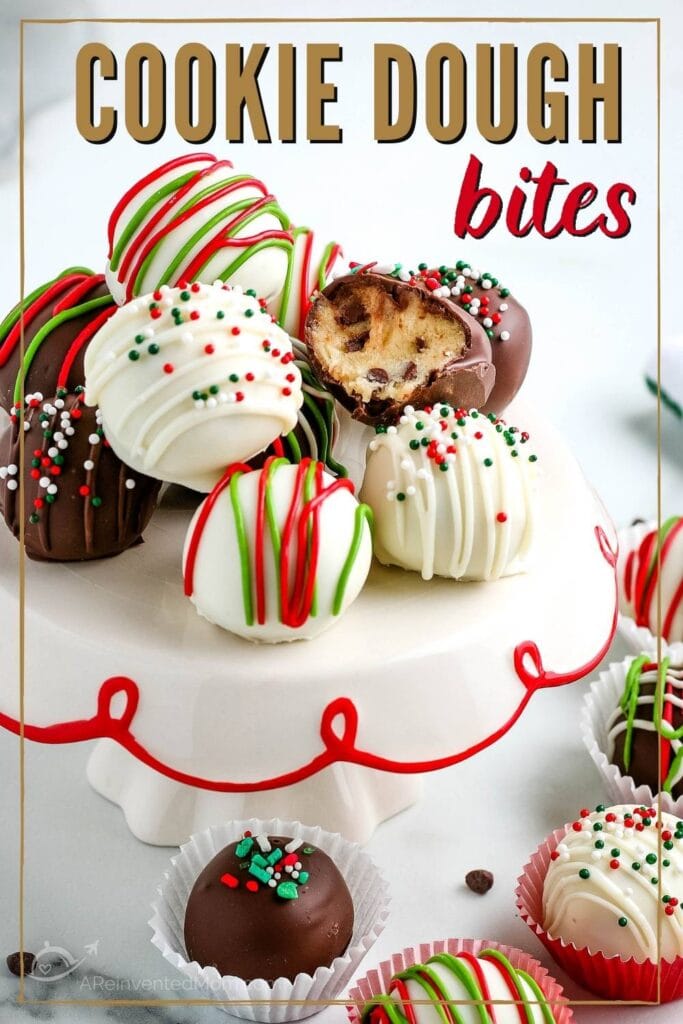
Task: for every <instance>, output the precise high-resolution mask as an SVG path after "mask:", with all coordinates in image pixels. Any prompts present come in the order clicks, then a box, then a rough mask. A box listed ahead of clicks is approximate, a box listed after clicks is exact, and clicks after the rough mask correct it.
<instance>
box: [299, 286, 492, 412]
mask: <svg viewBox="0 0 683 1024" xmlns="http://www.w3.org/2000/svg"><path fill="white" fill-rule="evenodd" d="M305 340H306V343H307V344H308V347H309V350H310V359H311V365H312V366H313V369H314V370H315V372H316V374H317V375H318V377H319V378H320V380H322V382H323V383H324V384H325V385H326V386H327V387H328V388H329V389H330V391H332V393H333V394H334V395H335V396H336V397H337V398H338V400H339V401H340V402H341V404H342V405H344V406H345V407H346V408H347V409H348V410H349V411H350V412H351V414H352V416H353V417H354V418H356V419H359V420H361V421H362V422H364V423H370V424H375V425H376V424H391V423H395V422H396V421H397V420H398V417H399V416H400V414H401V412H402V411H403V409H404V408H405V406H406V405H413V406H415V407H417V408H421V407H424V406H425V405H430V404H433V403H435V402H450V403H451V404H453V405H455V406H465V407H467V408H481V407H482V406H483V405H484V404H485V403H486V401H487V399H488V397H489V394H490V392H491V389H492V388H493V385H494V381H495V376H496V371H495V369H494V367H493V361H492V354H491V343H490V341H489V339H488V338H487V336H486V333H485V331H484V329H483V328H482V327H481V326H480V325H479V324H478V323H477V322H476V321H475V320H474V319H473V318H472V317H470V316H468V315H467V314H466V313H463V312H462V311H461V310H460V308H459V307H458V306H457V305H456V303H455V302H453V301H451V299H450V298H446V297H445V296H442V295H436V294H434V293H433V292H432V291H431V290H430V288H429V287H428V286H427V285H426V284H425V282H424V281H423V280H421V279H419V278H412V279H411V280H410V281H401V280H399V279H398V278H395V277H392V276H391V275H388V274H380V273H376V272H374V271H373V270H372V269H365V268H360V269H359V270H357V271H356V272H355V273H351V274H347V275H345V276H344V277H339V278H337V279H336V280H335V281H333V282H332V284H330V285H328V286H327V288H325V289H324V291H323V292H322V293H321V294H320V296H319V297H318V298H317V299H316V301H315V302H314V303H313V305H312V306H311V309H310V310H309V313H308V317H307V320H306V332H305Z"/></svg>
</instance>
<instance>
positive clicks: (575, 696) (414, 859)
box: [0, 644, 673, 1024]
mask: <svg viewBox="0 0 683 1024" xmlns="http://www.w3.org/2000/svg"><path fill="white" fill-rule="evenodd" d="M622 656H623V652H622V650H621V648H620V647H619V646H618V644H617V645H615V649H614V657H615V658H621V657H622ZM585 688H586V684H585V683H579V684H576V685H574V686H570V687H567V688H566V689H564V690H562V691H558V692H555V693H548V692H545V693H540V694H537V695H536V696H535V697H534V698H533V700H532V702H531V705H530V707H529V709H528V710H527V712H526V713H525V715H524V717H523V718H522V719H521V721H520V722H519V723H518V724H517V726H515V728H513V729H512V731H511V732H510V733H509V734H508V735H507V736H506V737H504V738H503V739H502V740H501V741H500V742H499V743H498V744H496V745H495V746H494V747H492V748H490V749H489V750H487V751H484V752H483V753H482V754H480V755H479V756H478V757H477V758H475V759H473V760H471V761H469V762H465V763H464V764H462V765H458V766H456V767H454V768H451V769H449V770H447V771H444V772H442V773H439V774H435V775H431V776H428V777H426V778H425V783H424V797H423V799H422V800H421V801H420V803H419V804H418V805H417V806H416V807H414V808H412V809H411V810H408V811H406V812H404V813H402V814H400V815H398V816H397V817H395V818H393V819H392V820H391V821H389V822H387V823H386V824H384V825H383V826H381V827H380V829H379V830H378V831H377V833H376V834H375V836H374V837H373V839H372V840H371V841H370V843H369V844H368V847H367V848H368V850H369V852H370V853H371V855H372V856H373V858H374V859H375V860H376V862H377V863H378V864H379V865H380V866H381V867H382V870H383V872H384V873H385V875H386V877H387V878H388V880H389V882H390V885H391V890H392V915H391V918H390V921H389V924H388V926H387V928H386V931H385V932H384V934H383V935H382V936H381V937H380V939H379V941H378V943H377V945H376V946H375V947H374V948H373V950H372V951H371V953H370V954H369V955H368V958H367V960H366V963H367V966H372V965H373V964H374V963H375V962H377V961H379V960H380V959H383V958H384V957H385V956H387V955H389V954H391V953H392V952H394V951H395V950H398V949H402V948H403V947H404V946H407V945H414V944H415V943H416V942H419V941H427V940H429V939H432V938H436V937H442V936H446V935H453V936H467V937H481V938H491V939H497V940H498V941H501V942H505V943H508V944H510V945H517V946H520V947H523V948H525V949H526V950H527V951H528V952H530V953H532V955H537V956H539V958H540V959H542V960H544V962H546V963H547V965H548V966H549V967H550V968H551V969H552V964H551V961H549V960H548V958H547V957H546V954H545V951H544V950H543V947H542V946H541V945H540V944H539V943H538V941H537V940H536V939H535V937H534V936H533V935H532V934H531V932H530V931H529V929H528V928H527V927H526V925H525V924H524V923H523V922H522V921H520V920H519V918H518V916H517V914H516V911H515V906H514V897H513V892H514V888H515V879H516V877H517V874H518V873H519V871H520V870H521V868H522V866H523V865H524V863H525V861H526V859H527V856H528V855H529V854H530V853H531V852H533V849H534V848H535V846H536V843H537V841H539V840H540V839H541V838H542V837H543V836H544V835H546V834H547V833H548V832H549V831H550V830H551V829H552V828H553V826H555V825H556V824H557V823H559V822H562V821H564V820H568V819H570V818H573V817H574V816H575V814H576V811H577V810H578V808H579V806H580V805H583V804H584V803H586V804H588V805H593V804H596V803H598V802H599V801H600V800H601V799H602V797H603V793H602V790H601V784H600V779H599V775H598V773H597V771H596V769H595V768H594V766H593V764H592V762H591V760H590V758H589V757H588V755H587V753H586V751H585V750H584V748H583V746H582V743H581V739H580V737H579V730H578V716H579V710H580V704H581V699H582V695H583V693H584V690H585ZM87 753H88V751H87V749H86V748H85V747H69V748H54V747H52V748H51V747H42V746H38V745H27V748H26V822H27V835H26V840H27V842H26V846H27V856H26V892H27V899H26V911H25V914H26V916H25V927H26V945H27V948H29V949H30V950H32V951H34V952H37V951H39V950H40V949H41V947H42V946H43V944H44V943H45V942H49V944H50V945H51V946H62V947H64V948H66V949H67V950H69V952H70V953H71V954H72V955H73V956H74V957H75V958H77V959H78V958H80V957H81V956H84V955H85V956H86V960H85V962H84V963H83V964H82V965H81V967H80V968H78V969H77V971H75V972H74V974H73V975H72V976H70V977H69V978H68V979H66V980H65V981H63V982H58V983H57V982H51V983H49V984H47V983H41V982H34V981H29V982H27V998H33V999H35V998H38V999H50V1000H54V999H74V1000H83V999H93V998H97V997H98V996H101V995H105V996H106V997H107V998H109V999H112V998H116V999H121V998H123V999H131V998H137V997H141V996H142V997H143V998H148V999H149V998H150V997H151V998H162V999H169V998H170V999H174V998H179V999H187V998H192V995H193V994H192V992H188V991H186V990H182V989H180V991H176V992H174V991H173V984H174V982H175V983H176V984H178V978H179V976H177V975H176V974H175V973H174V972H172V970H171V969H169V968H168V965H167V964H166V962H165V961H164V960H163V959H162V957H161V956H160V954H159V953H158V951H157V950H156V949H155V948H154V947H153V946H152V945H151V943H150V941H149V937H150V934H151V933H150V930H149V928H148V926H147V920H148V918H149V916H150V910H149V904H150V900H151V899H152V897H153V895H154V892H155V886H156V884H157V881H158V880H159V878H160V877H161V874H162V872H163V871H164V868H165V865H166V863H167V861H168V858H169V856H170V855H171V853H172V851H171V850H168V849H164V848H158V847H151V846H145V845H143V844H141V843H139V842H138V841H137V840H135V839H133V837H132V836H131V835H130V833H129V832H128V830H127V828H126V826H125V824H124V821H123V818H122V815H121V813H120V812H119V810H118V809H117V808H115V807H114V806H113V805H111V804H108V803H107V802H106V801H105V800H103V799H102V798H101V797H99V796H97V795H96V794H95V793H93V791H92V790H91V789H90V788H89V787H88V785H87V783H86V781H85V777H84V767H85V761H86V758H87ZM17 755H18V741H17V740H16V739H15V738H13V737H10V736H8V735H7V734H3V735H2V736H0V778H3V779H5V780H9V779H12V778H14V777H15V776H16V762H17ZM512 768H514V770H511V769H512ZM16 813H17V800H16V792H15V790H14V788H13V786H11V785H5V786H3V787H2V790H1V791H0V820H3V821H10V822H11V821H14V820H16ZM16 844H17V835H16V832H14V831H13V830H12V829H4V830H3V832H2V835H1V837H0V852H1V854H2V862H1V863H0V876H1V877H2V891H3V895H4V899H3V912H2V915H1V917H0V952H2V953H3V955H4V954H5V952H8V951H10V950H13V949H14V948H15V947H16V945H17V942H16V926H15V915H16V909H17V904H16V896H15V893H16V886H15V882H16V878H17V864H16ZM477 867H486V868H488V869H490V870H492V871H493V872H494V875H495V885H494V888H493V889H492V890H491V891H490V893H488V894H487V895H486V896H483V897H480V896H476V895H474V894H473V893H471V892H470V891H469V890H468V889H467V888H465V886H464V883H463V879H464V876H465V873H466V872H467V871H468V870H470V869H471V868H477ZM95 942H99V946H98V951H97V954H96V955H92V954H91V955H87V954H86V953H85V946H86V945H91V944H93V943H95ZM554 973H556V974H557V976H558V977H559V978H560V980H562V975H561V972H559V970H555V971H554ZM101 979H104V980H101ZM106 979H111V981H110V982H109V984H110V985H111V986H112V988H111V990H110V991H109V992H104V991H103V989H102V988H101V986H102V985H104V984H107V981H106ZM144 986H147V995H146V996H144V995H143V993H144V992H145V988H144ZM16 989H17V982H16V981H15V980H14V979H11V978H9V977H7V976H5V975H4V972H3V971H2V969H1V968H0V997H1V998H0V1022H2V1024H4V1022H5V1021H14V1020H15V1019H16V1020H19V1019H20V1014H21V1015H22V1017H23V1016H26V1017H28V1016H29V1015H34V1016H36V1017H37V1018H38V1019H41V1020H57V1021H69V1022H71V1021H74V1022H75V1021H81V1020H84V1021H85V1020H87V1021H88V1022H91V1021H92V1022H93V1024H99V1022H100V1021H103V1022H104V1021H111V1020H115V1021H125V1022H126V1024H128V1022H131V1024H137V1022H143V1021H147V1020H150V1021H157V1020H158V1021H163V1022H164V1024H171V1022H178V1024H180V1022H182V1024H185V1022H186V1021H187V1022H196V1024H204V1022H206V1024H209V1022H211V1021H216V1022H218V1021H220V1020H222V1019H224V1018H223V1016H222V1014H221V1011H219V1010H217V1009H215V1008H213V1007H185V1008H182V1007H180V1008H178V1007H164V1008H161V1007H157V1008H144V1009H143V1008H135V1007H133V1008H124V1007H119V1008H112V1009H107V1010H105V1009H104V1008H102V1009H101V1010H99V1011H96V1010H95V1009H92V1008H84V1007H80V1008H79V1007H73V1006H70V1007H58V1006H51V1007H50V1006H41V1007H30V1006H26V1007H25V1008H24V1009H23V1010H21V1011H20V1010H19V1009H17V1008H16V1007H15V1006H14V1005H13V998H14V994H15V992H16ZM567 989H568V991H569V992H570V993H571V994H572V996H573V997H574V998H584V999H585V998H588V999H590V998H591V997H590V996H589V995H587V994H586V993H583V992H581V991H579V990H578V989H577V988H576V987H575V986H572V985H571V983H568V985H567ZM3 999H4V1002H3V1001H2V1000H3ZM668 1012H670V1011H667V1010H666V1009H665V1008H662V1009H658V1010H654V1009H647V1010H646V1009H641V1008H633V1009H629V1010H625V1009H624V1010H619V1011H614V1010H607V1009H604V1008H601V1009H592V1008H588V1007H584V1008H581V1009H577V1011H576V1019H577V1022H578V1024H603V1022H608V1021H609V1020H613V1021H614V1024H650V1021H652V1022H656V1021H661V1022H662V1024H663V1022H664V1021H667V1024H668V1022H669V1021H672V1020H673V1017H669V1016H667V1013H668ZM617 1014H618V1016H617ZM344 1019H345V1014H344V1011H343V1009H342V1008H341V1007H331V1008H329V1009H327V1010H325V1011H324V1013H323V1014H322V1015H321V1016H320V1017H317V1018H316V1024H317V1022H318V1021H319V1022H320V1024H341V1022H342V1021H343V1020H344Z"/></svg>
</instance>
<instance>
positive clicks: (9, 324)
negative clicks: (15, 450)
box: [0, 267, 116, 412]
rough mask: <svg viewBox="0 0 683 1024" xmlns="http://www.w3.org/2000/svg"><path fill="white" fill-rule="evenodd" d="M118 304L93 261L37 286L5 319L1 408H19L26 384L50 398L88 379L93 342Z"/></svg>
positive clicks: (0, 348) (0, 329) (0, 345)
mask: <svg viewBox="0 0 683 1024" xmlns="http://www.w3.org/2000/svg"><path fill="white" fill-rule="evenodd" d="M115 310H116V305H115V303H114V300H113V298H112V296H111V294H110V293H109V289H108V288H107V285H106V283H105V280H104V276H103V275H102V274H93V272H92V271H91V270H88V269H87V267H69V268H68V269H67V270H63V271H62V272H61V273H60V274H58V275H57V276H56V277H54V278H52V279H51V280H49V281H46V282H45V283H44V284H42V285H40V287H38V288H36V289H35V290H34V291H32V292H31V293H30V294H29V295H28V296H27V297H26V298H25V299H24V301H23V303H19V304H17V305H16V306H15V307H14V309H12V310H10V312H9V313H8V314H7V316H6V317H5V319H4V320H3V321H2V323H0V408H3V409H5V411H6V412H10V411H11V410H12V409H16V410H19V409H20V408H21V405H20V403H21V393H22V386H23V391H24V394H40V395H41V396H43V395H44V396H45V398H48V397H49V396H50V395H55V394H56V393H57V391H58V390H73V388H75V387H77V386H79V385H82V384H83V383H84V380H85V375H84V371H83V359H84V356H85V350H86V348H87V346H88V343H89V341H90V339H91V338H92V337H93V335H94V334H95V332H96V331H97V330H98V329H99V328H100V327H101V326H102V325H103V324H104V323H105V322H106V321H107V320H108V319H109V317H110V316H111V315H112V314H113V313H114V311H115ZM22 328H23V334H24V345H23V347H24V351H23V354H22V351H21V333H22Z"/></svg>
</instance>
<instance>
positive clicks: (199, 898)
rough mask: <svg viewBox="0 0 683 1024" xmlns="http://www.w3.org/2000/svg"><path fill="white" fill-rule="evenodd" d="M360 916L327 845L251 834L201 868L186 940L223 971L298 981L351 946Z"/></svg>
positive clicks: (196, 954)
mask: <svg viewBox="0 0 683 1024" xmlns="http://www.w3.org/2000/svg"><path fill="white" fill-rule="evenodd" d="M353 920H354V912H353V901H352V899H351V894H350V892H349V890H348V888H347V885H346V882H345V881H344V878H343V877H342V875H341V873H340V871H339V870H338V868H337V867H336V866H335V864H334V863H333V862H332V860H331V859H330V858H329V857H328V856H327V854H326V853H324V852H323V851H322V850H320V849H319V848H318V847H313V846H311V845H310V844H309V843H306V842H302V841H301V840H300V839H290V838H287V837H284V836H251V835H249V834H245V836H244V837H243V838H242V839H241V840H239V841H238V842H235V843H231V844H230V845H229V846H226V847H225V848H224V849H223V850H221V851H220V853H217V854H216V856H215V857H214V858H213V860H211V861H209V863H208V864H207V865H206V867H205V868H204V869H203V871H202V872H201V873H200V875H199V876H198V878H197V880H196V882H195V884H194V886H193V888H192V891H191V893H190V896H189V899H188V903H187V909H186V912H185V947H186V950H187V954H188V956H189V958H190V959H191V960H196V961H197V962H198V963H199V964H201V965H202V967H209V966H213V967H215V968H216V969H217V970H218V973H219V974H221V975H232V976H234V977H238V978H242V979H243V980H244V981H246V982H249V981H253V980H254V979H255V978H264V979H265V980H266V981H268V982H269V983H271V984H272V983H273V982H274V981H275V980H276V979H277V978H289V979H290V980H291V981H293V980H294V978H295V977H296V976H297V974H301V973H306V974H310V975H312V974H313V973H314V971H315V970H317V968H318V967H327V966H329V965H330V964H331V963H332V961H333V960H334V959H335V958H336V957H338V956H342V955H343V954H344V952H345V951H346V948H347V946H348V944H349V941H350V939H351V934H352V932H353Z"/></svg>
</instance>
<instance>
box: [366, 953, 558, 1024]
mask: <svg viewBox="0 0 683 1024" xmlns="http://www.w3.org/2000/svg"><path fill="white" fill-rule="evenodd" d="M482 949H497V950H499V951H500V952H501V953H502V954H503V955H504V956H506V957H507V958H508V960H509V961H510V963H511V964H512V966H513V967H514V968H516V969H517V970H521V971H526V972H527V974H530V975H531V977H532V978H533V979H534V981H535V982H536V983H537V984H538V986H539V988H540V989H541V990H542V991H543V993H544V995H545V997H546V999H547V1000H548V1002H549V1003H550V1005H551V1006H552V1008H553V1013H554V1017H555V1021H556V1024H571V1022H572V1021H573V1020H574V1017H573V1015H572V1011H571V1008H570V1007H569V1005H568V1004H567V1002H566V997H565V996H564V993H563V991H562V987H561V985H560V984H559V983H558V982H557V981H555V979H554V978H553V977H552V975H551V974H549V972H548V971H547V970H546V969H545V967H543V966H542V964H540V963H539V962H538V960H534V958H533V957H532V956H529V954H528V953H524V952H523V951H522V950H521V949H515V948H514V947H512V946H503V945H501V944H500V942H489V940H488V939H444V940H441V941H439V942H423V943H421V945H419V946H412V947H409V948H408V949H404V950H402V951H401V952H400V953H395V954H394V956H392V958H391V960H384V961H383V962H382V963H381V964H379V965H378V966H377V967H376V968H375V969H374V970H372V971H368V973H367V974H366V975H365V977H363V978H359V979H358V981H357V982H356V983H355V985H354V987H353V988H352V989H351V991H350V992H349V1005H348V1007H347V1013H348V1017H349V1022H350V1024H360V1022H361V1019H362V1014H363V1007H364V1005H365V1004H366V1003H368V1002H369V1001H370V1000H371V999H375V998H376V997H377V996H379V995H381V994H382V993H383V992H386V991H387V988H388V987H389V983H390V982H391V979H392V976H393V975H394V974H397V973H398V972H399V971H404V970H405V969H406V968H407V967H412V965H413V964H422V963H424V962H425V961H426V960H429V958H430V956H435V955H436V954H437V953H444V952H448V953H452V954H453V955H455V954H457V953H463V952H467V953H471V954H472V955H473V956H477V955H478V954H479V953H481V951H482Z"/></svg>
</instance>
